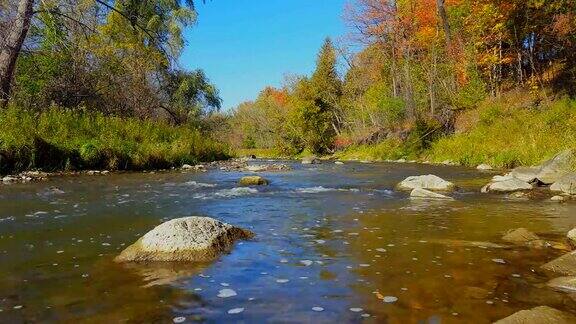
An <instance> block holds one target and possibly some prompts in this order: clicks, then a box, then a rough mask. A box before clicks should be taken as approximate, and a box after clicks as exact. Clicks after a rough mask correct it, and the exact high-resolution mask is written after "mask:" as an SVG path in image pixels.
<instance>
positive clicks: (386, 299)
mask: <svg viewBox="0 0 576 324" xmlns="http://www.w3.org/2000/svg"><path fill="white" fill-rule="evenodd" d="M382 300H383V301H384V302H385V303H389V304H390V303H395V302H397V301H398V297H394V296H385V297H384V299H382Z"/></svg>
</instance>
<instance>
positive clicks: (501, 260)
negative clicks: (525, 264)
mask: <svg viewBox="0 0 576 324" xmlns="http://www.w3.org/2000/svg"><path fill="white" fill-rule="evenodd" d="M492 262H496V263H500V264H506V261H504V260H503V259H492Z"/></svg>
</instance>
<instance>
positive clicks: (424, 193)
mask: <svg viewBox="0 0 576 324" xmlns="http://www.w3.org/2000/svg"><path fill="white" fill-rule="evenodd" d="M410 198H411V199H444V200H454V199H453V198H452V197H448V196H445V195H442V194H439V193H436V192H433V191H430V190H426V189H422V188H415V189H413V190H412V192H410Z"/></svg>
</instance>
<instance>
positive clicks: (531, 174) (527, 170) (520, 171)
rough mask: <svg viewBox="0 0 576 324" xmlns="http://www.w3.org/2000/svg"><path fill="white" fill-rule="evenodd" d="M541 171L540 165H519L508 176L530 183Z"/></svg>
mask: <svg viewBox="0 0 576 324" xmlns="http://www.w3.org/2000/svg"><path fill="white" fill-rule="evenodd" d="M539 172H540V168H539V167H517V168H515V169H514V170H512V171H510V173H509V174H508V176H509V177H512V178H516V179H520V180H522V181H524V182H528V183H530V182H534V181H536V179H537V178H538V173H539Z"/></svg>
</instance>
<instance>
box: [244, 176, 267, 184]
mask: <svg viewBox="0 0 576 324" xmlns="http://www.w3.org/2000/svg"><path fill="white" fill-rule="evenodd" d="M238 184H239V185H241V186H265V185H267V184H268V180H266V179H264V178H262V177H261V176H248V177H242V178H241V179H240V181H238Z"/></svg>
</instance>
